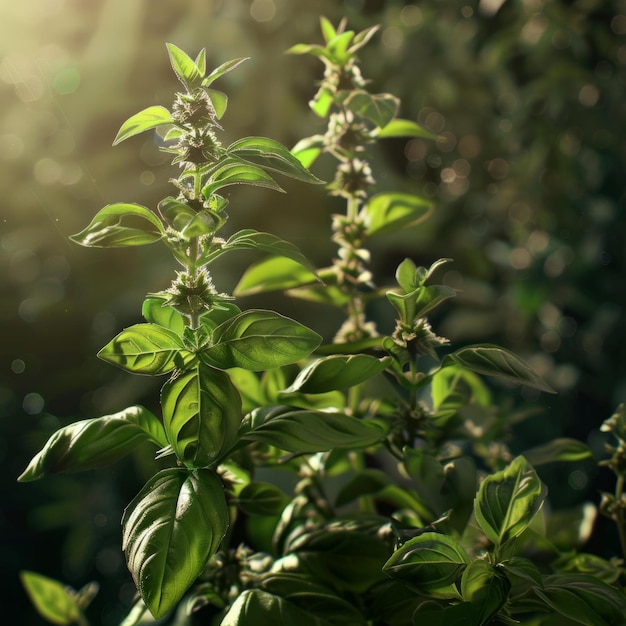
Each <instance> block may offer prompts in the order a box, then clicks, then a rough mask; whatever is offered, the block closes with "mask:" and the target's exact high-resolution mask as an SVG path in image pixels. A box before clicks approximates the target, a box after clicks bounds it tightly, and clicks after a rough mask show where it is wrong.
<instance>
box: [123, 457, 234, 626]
mask: <svg viewBox="0 0 626 626" xmlns="http://www.w3.org/2000/svg"><path fill="white" fill-rule="evenodd" d="M228 525H229V515H228V506H227V504H226V498H225V496H224V487H223V485H222V482H221V481H220V479H219V478H218V476H217V475H216V474H215V473H214V472H212V471H210V470H195V471H193V472H189V471H188V470H185V469H180V468H173V469H167V470H163V471H161V472H159V473H158V474H156V475H155V476H153V477H152V478H151V479H150V480H149V481H148V482H147V483H146V485H145V486H144V487H143V489H142V490H141V491H140V493H139V494H138V495H137V496H136V497H135V498H134V499H133V501H132V502H131V503H130V504H129V505H128V507H127V508H126V510H125V511H124V516H123V518H122V532H123V539H122V548H123V550H124V552H125V554H126V561H127V564H128V569H129V570H130V572H131V574H132V576H133V580H134V581H135V585H136V586H137V589H138V591H139V593H140V595H141V598H142V599H143V601H144V603H145V604H146V606H147V607H148V608H149V609H150V612H151V613H152V615H153V616H154V617H156V618H159V617H162V616H163V615H165V614H166V613H167V612H168V611H169V610H170V609H172V608H173V607H174V606H175V605H176V604H177V603H178V601H179V600H180V599H181V598H182V597H183V596H184V594H185V593H186V592H187V590H188V588H189V587H190V586H191V584H192V583H193V582H194V581H195V580H196V578H197V577H198V576H199V575H200V574H201V573H202V570H203V569H204V568H205V567H206V564H207V561H208V559H209V558H210V557H211V556H212V555H213V554H214V553H215V552H216V551H217V549H218V547H219V545H220V542H221V541H222V538H223V537H224V535H225V534H226V531H227V530H228Z"/></svg>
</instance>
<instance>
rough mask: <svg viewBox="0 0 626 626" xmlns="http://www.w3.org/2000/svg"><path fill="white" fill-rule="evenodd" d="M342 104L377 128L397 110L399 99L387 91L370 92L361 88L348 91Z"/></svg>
mask: <svg viewBox="0 0 626 626" xmlns="http://www.w3.org/2000/svg"><path fill="white" fill-rule="evenodd" d="M343 104H344V106H345V107H347V108H348V109H349V110H350V111H352V112H353V113H355V114H356V115H359V116H361V117H364V118H365V119H367V120H369V121H370V122H372V123H373V124H375V125H376V126H377V127H378V128H384V127H385V126H387V125H388V124H389V122H391V120H392V119H393V118H394V116H395V114H396V113H397V112H398V107H399V106H400V101H399V100H398V98H396V97H395V96H392V95H391V94H388V93H381V94H371V93H368V92H367V91H363V90H354V91H351V92H350V95H349V96H348V97H347V98H346V99H345V100H344V102H343Z"/></svg>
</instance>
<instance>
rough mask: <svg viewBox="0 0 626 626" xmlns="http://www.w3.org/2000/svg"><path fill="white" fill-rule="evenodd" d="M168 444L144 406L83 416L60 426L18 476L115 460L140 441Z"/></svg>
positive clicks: (79, 468) (37, 475)
mask: <svg viewBox="0 0 626 626" xmlns="http://www.w3.org/2000/svg"><path fill="white" fill-rule="evenodd" d="M144 441H152V442H153V443H155V444H157V445H158V446H159V447H164V446H166V445H167V439H166V437H165V432H164V430H163V426H162V425H161V422H160V421H159V419H158V418H157V417H156V416H155V415H154V414H152V413H151V412H150V411H148V409H146V408H144V407H142V406H131V407H128V408H127V409H124V410H123V411H120V412H119V413H114V414H113V415H106V416H103V417H97V418H93V419H87V420H81V421H79V422H75V423H73V424H70V425H68V426H65V427H63V428H61V429H59V430H57V431H56V432H55V433H54V434H53V435H52V436H51V437H50V439H48V441H47V442H46V444H45V446H44V447H43V448H42V450H41V451H40V452H39V453H38V454H37V455H36V456H35V457H34V458H33V459H32V460H31V462H30V463H29V464H28V467H27V468H26V469H25V470H24V472H22V474H21V475H20V477H19V478H18V480H20V481H22V482H28V481H31V480H37V479H38V478H41V477H42V476H43V475H44V474H53V473H61V472H79V471H84V470H88V469H94V468H96V467H102V466H103V465H107V464H109V463H113V462H114V461H117V460H119V459H121V458H122V457H124V456H126V455H127V454H128V453H130V452H131V451H132V450H134V449H135V448H136V447H137V446H138V445H139V444H140V443H143V442H144Z"/></svg>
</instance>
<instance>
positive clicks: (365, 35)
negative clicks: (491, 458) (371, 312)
mask: <svg viewBox="0 0 626 626" xmlns="http://www.w3.org/2000/svg"><path fill="white" fill-rule="evenodd" d="M379 29H380V24H376V25H375V26H370V27H369V28H366V29H365V30H362V31H361V32H359V33H357V34H356V35H355V36H354V42H353V43H352V45H351V46H350V49H349V52H352V53H354V52H356V51H357V50H359V49H361V48H362V47H363V46H364V45H365V44H366V43H367V42H368V41H369V40H370V39H371V38H372V37H373V36H374V35H375V34H376V33H377V32H378V30H379Z"/></svg>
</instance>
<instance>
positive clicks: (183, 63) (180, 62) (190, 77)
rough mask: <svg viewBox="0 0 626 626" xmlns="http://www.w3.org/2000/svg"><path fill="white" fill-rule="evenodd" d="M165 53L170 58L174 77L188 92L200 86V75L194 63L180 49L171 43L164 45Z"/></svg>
mask: <svg viewBox="0 0 626 626" xmlns="http://www.w3.org/2000/svg"><path fill="white" fill-rule="evenodd" d="M165 45H166V46H167V52H168V54H169V57H170V63H171V64H172V69H173V70H174V73H175V74H176V76H178V78H179V80H180V82H181V83H182V84H183V85H185V87H186V89H187V90H188V91H193V89H194V88H195V87H199V86H200V82H201V80H202V73H201V72H200V69H199V68H198V66H197V65H196V62H195V61H194V60H193V59H192V58H191V57H190V56H189V55H188V54H187V53H186V52H183V51H182V50H181V49H180V48H178V47H177V46H175V45H174V44H172V43H166V44H165Z"/></svg>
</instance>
